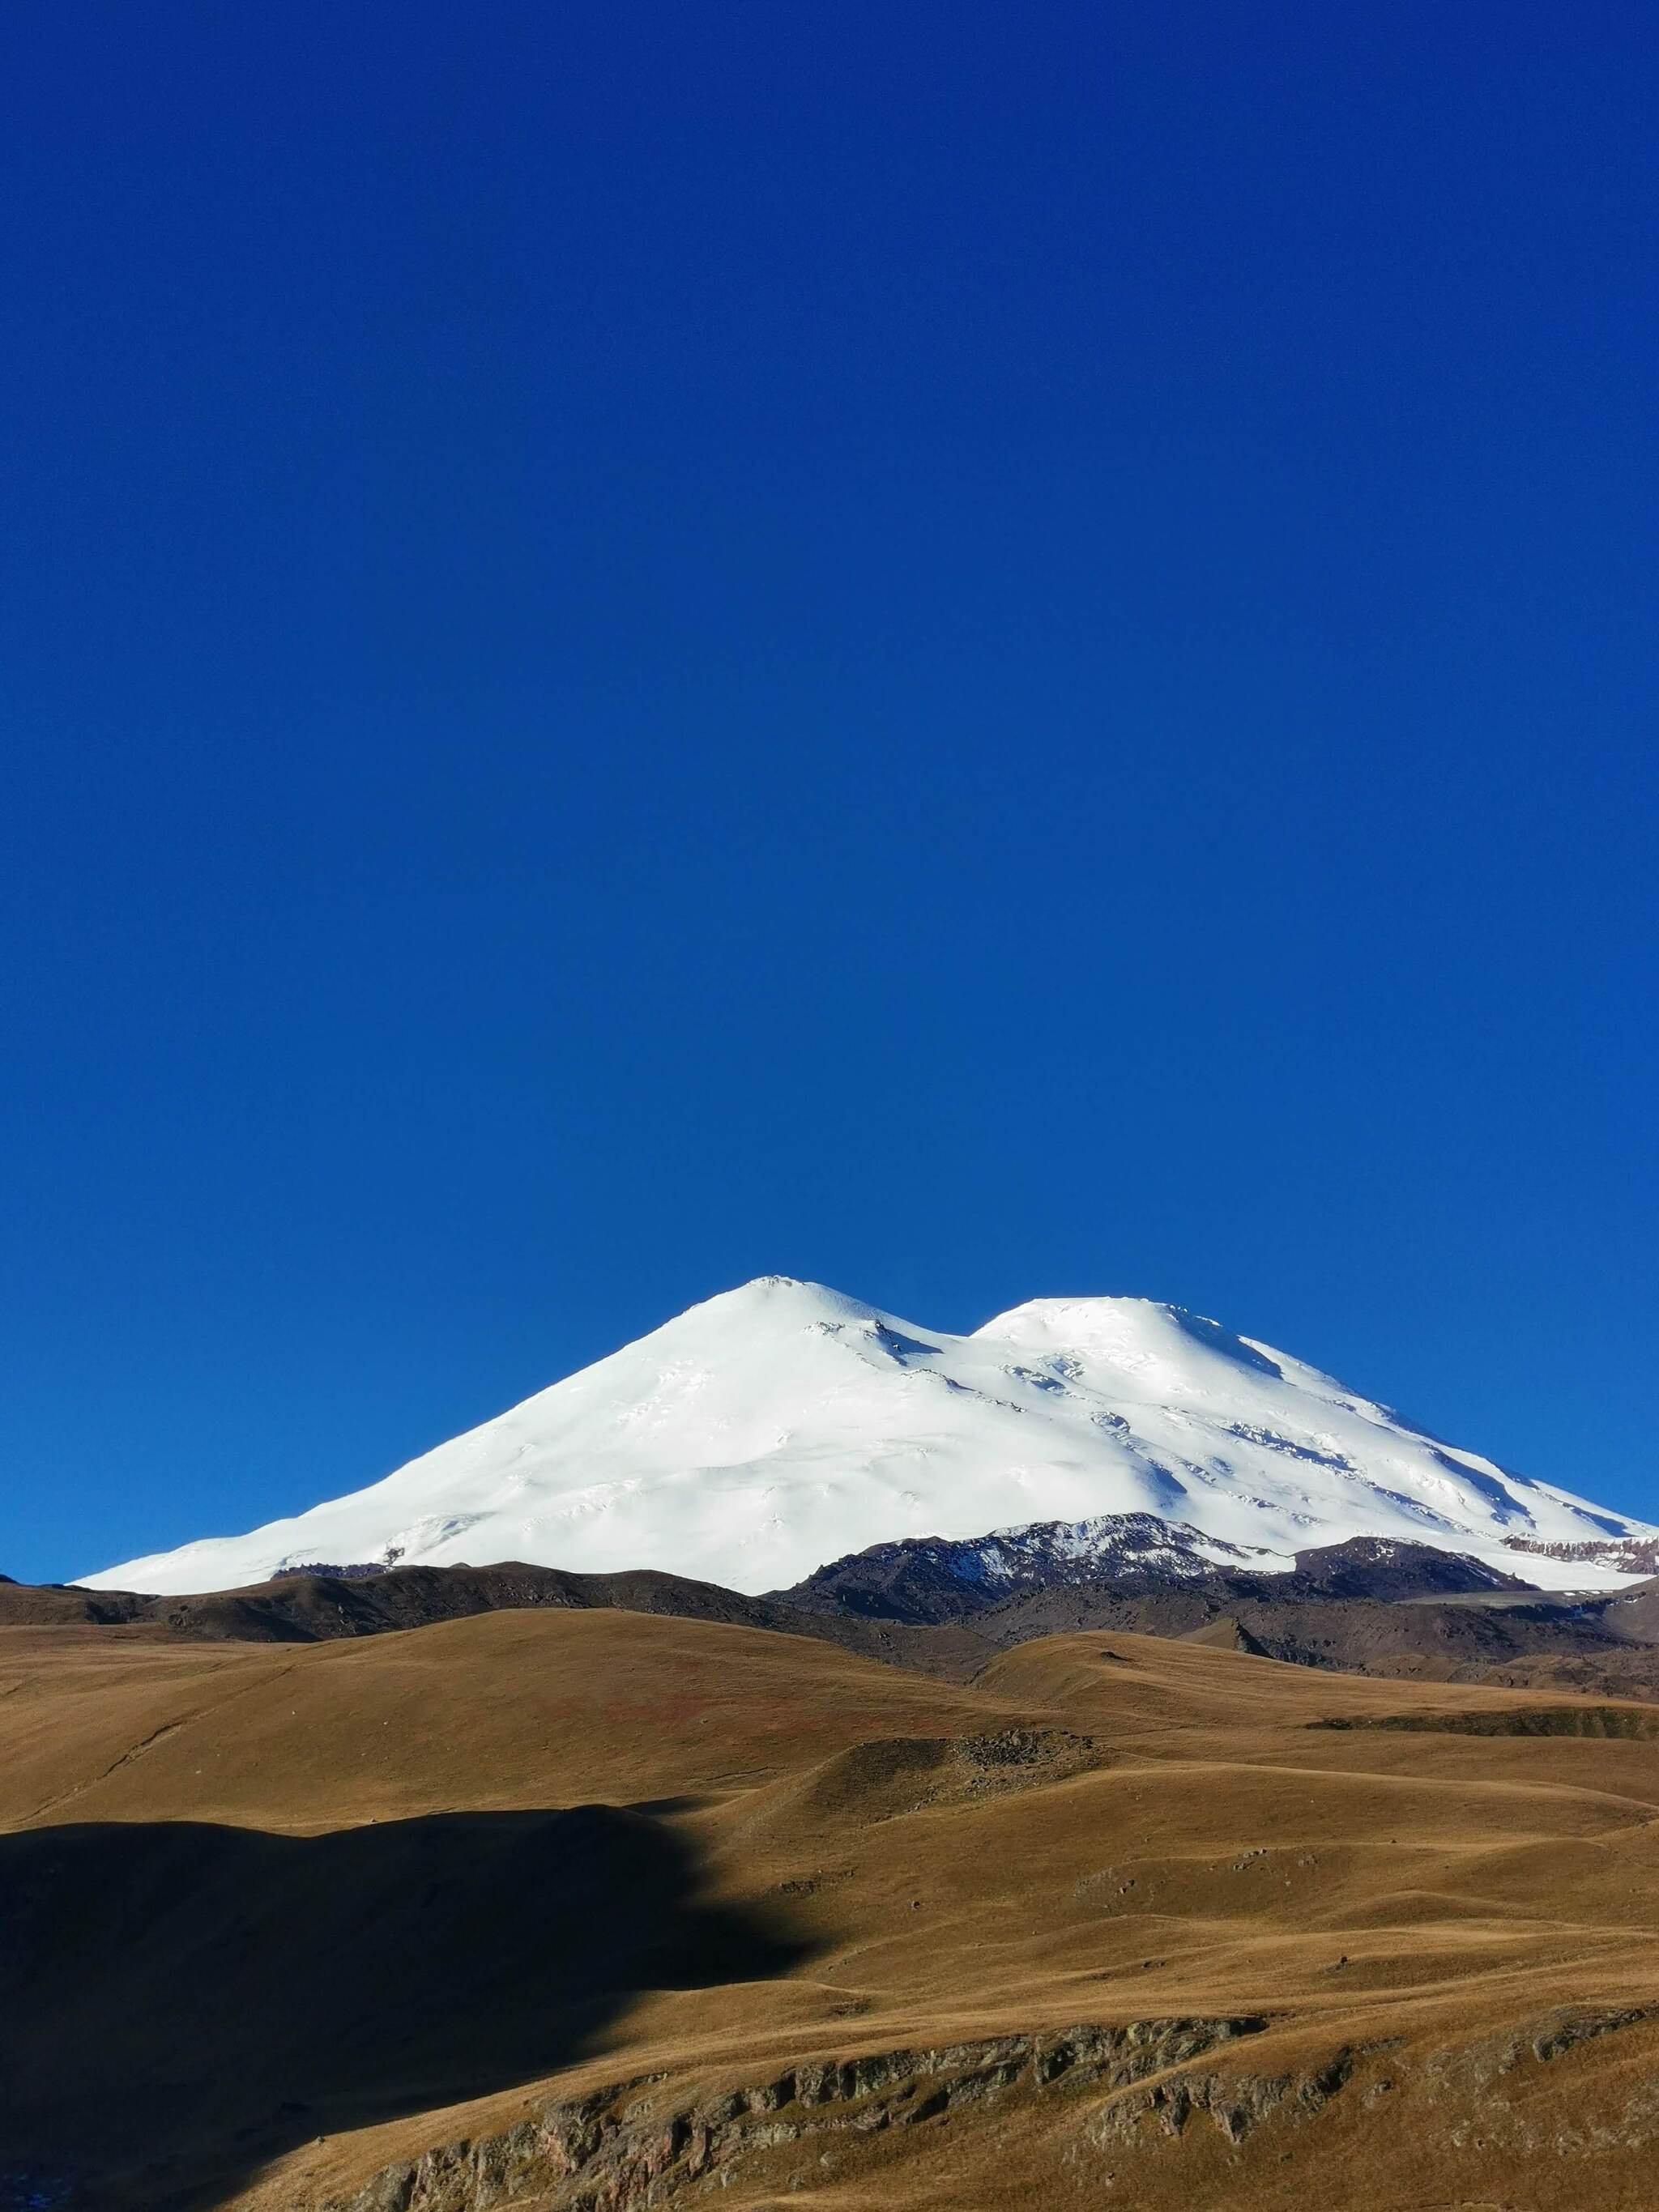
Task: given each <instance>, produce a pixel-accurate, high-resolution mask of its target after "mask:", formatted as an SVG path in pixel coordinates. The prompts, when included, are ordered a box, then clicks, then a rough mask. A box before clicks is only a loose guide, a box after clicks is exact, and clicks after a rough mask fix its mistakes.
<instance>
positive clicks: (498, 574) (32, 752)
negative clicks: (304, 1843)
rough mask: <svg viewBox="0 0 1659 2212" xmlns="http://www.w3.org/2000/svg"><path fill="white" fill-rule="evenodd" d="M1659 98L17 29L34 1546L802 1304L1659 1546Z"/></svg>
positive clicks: (177, 1525) (512, 35) (170, 1521)
mask: <svg viewBox="0 0 1659 2212" xmlns="http://www.w3.org/2000/svg"><path fill="white" fill-rule="evenodd" d="M1656 57H1659V32H1656V27H1655V21H1654V18H1653V15H1652V12H1651V10H1650V9H1648V8H1646V7H1644V6H1641V5H1636V4H1632V5H1629V6H1620V5H1612V4H1601V0H1587V4H1584V5H1582V6H1577V7H1573V8H1571V9H1564V8H1562V7H1561V6H1559V4H1557V0H1551V4H1548V5H1543V4H1531V0H1504V4H1502V5H1498V4H1497V0H1491V4H1480V0H1476V4H1471V5H1468V6H1460V7H1454V8H1446V7H1444V6H1443V5H1440V4H1435V5H1432V6H1428V5H1420V4H1416V5H1414V4H1403V5H1395V6H1390V7H1388V8H1383V9H1334V8H1332V7H1331V6H1329V5H1328V0H1317V4H1312V0H1285V4H1279V5H1272V6H1269V5H1265V4H1263V5H1252V6H1243V5H1229V4H1226V0H1221V4H1217V0H1204V4H1182V0H1174V3H1173V4H1171V0H1162V4H1160V5H1158V7H1156V8H1153V7H1139V8H1134V9H1127V8H1113V7H1105V6H1100V5H1097V4H1084V3H1083V0H1079V4H1076V5H1072V4H1058V3H1057V0H1005V3H1004V4H988V0H948V4H947V3H946V0H940V4H927V0H881V4H879V5H866V4H864V0H790V4H788V5H782V6H779V5H773V4H768V0H706V4H702V5H693V4H690V0H683V4H673V5H671V4H665V0H602V4H589V0H559V4H558V5H556V6H553V7H547V6H544V5H539V4H538V5H526V6H509V5H491V4H488V0H485V4H483V5H467V6H462V5H459V4H446V5H438V6H435V5H431V4H426V5H422V4H419V0H414V4H411V0H399V4H398V5H397V6H395V7H394V6H392V5H389V4H388V5H384V6H382V5H353V4H351V3H350V0H346V4H344V5H342V4H340V0H329V4H328V5H326V6H323V5H319V4H312V0H284V4H283V5H282V6H280V7H276V8H250V7H246V6H241V5H237V4H234V0H223V4H216V5H211V6H210V5H199V6H193V7H192V6H180V5H175V4H169V0H157V4H155V5H152V6H146V7H143V8H141V9H134V8H132V7H131V6H130V5H126V4H120V5H113V4H106V5H82V4H76V0H51V4H40V0H15V4H14V5H13V6H11V7H10V8H9V9H7V10H6V12H5V16H4V20H3V22H0V191H3V204H4V206H5V209H6V211H7V212H6V219H5V224H4V236H5V250H6V275H5V293H4V301H5V310H6V313H5V320H6V325H7V332H6V338H5V343H4V349H3V380H4V381H3V391H0V405H3V411H4V417H5V422H6V426H7V435H6V445H7V449H8V452H7V464H6V475H5V484H4V497H5V513H6V526H5V531H4V538H3V548H4V550H3V558H4V562H5V573H4V575H3V579H0V624H3V639H0V646H3V653H0V665H3V684H4V701H3V707H4V726H5V727H4V738H5V756H6V759H5V767H4V782H3V787H0V808H3V823H0V842H3V853H0V902H3V903H0V927H3V937H4V942H3V946H0V953H3V961H0V1050H3V1053H4V1055H5V1062H6V1066H5V1072H4V1078H3V1084H0V1177H3V1198H0V1206H3V1212H0V1238H3V1246H4V1251H5V1261H6V1264H5V1267H4V1272H3V1286H0V1298H3V1310H0V1328H3V1339H4V1361H5V1376H4V1383H3V1392H4V1396H3V1422H4V1431H3V1442H0V1449H3V1455H4V1456H3V1462H0V1568H4V1569H5V1570H7V1571H9V1572H11V1573H12V1574H14V1575H24V1576H35V1577H46V1576H68V1575H70V1574H71V1573H73V1572H75V1571H85V1570H87V1569H89V1568H92V1567H94V1566H97V1565H102V1564H104V1563H106V1562H107V1561H109V1560H112V1559H118V1558H121V1557H125V1556H126V1555H128V1554H130V1553H135V1552H137V1551H140V1550H149V1549H152V1548H155V1547H160V1546H164V1545H171V1544H173V1543H177V1542H179V1541H182V1540H184V1539H185V1538H187V1537H190V1536H192V1535H197V1534H206V1533H209V1532H210V1531H216V1530H222V1529H227V1528H238V1527H242V1526H246V1525H248V1524H251V1523H252V1522H256V1521H258V1520H263V1519H265V1518H268V1517H270V1516H272V1515H274V1514H276V1513H278V1512H282V1511H287V1510H293V1509H295V1508H298V1507H301V1506H304V1505H307V1504H312V1503H313V1502H315V1501H316V1500H317V1499H319V1498H323V1497H326V1496H330V1495H333V1494H336V1493H337V1492H341V1491H343V1490H345V1489H348V1488H355V1487H356V1486H359V1485H360V1484H362V1482H364V1481H366V1480H371V1479H373V1478H374V1477H375V1476H377V1475H379V1474H382V1473H384V1472H386V1470H387V1469H389V1468H392V1467H393V1466H394V1465H396V1464H397V1463H398V1462H400V1461H402V1460H403V1459H404V1458H406V1457H407V1456H408V1455H410V1454H411V1453H414V1452H416V1451H417V1450H420V1449H424V1448H425V1447H427V1446H428V1445H429V1444H431V1443H435V1442H436V1441H438V1440H439V1439H440V1438H441V1437H444V1436H446V1435H448V1434H450V1433H452V1432H453V1431H456V1430H457V1429H459V1428H461V1427H463V1426H465V1425H469V1424H471V1422H473V1421H476V1420H477V1419H483V1418H484V1417H486V1416H488V1415H489V1414H491V1413H495V1412H497V1411H499V1410H500V1409H501V1407H503V1406H505V1405H507V1404H508V1403H509V1402H511V1401H513V1400H515V1399H517V1398H519V1397H520V1396H522V1395H525V1394H526V1392H528V1391H529V1390H531V1389H535V1388H538V1387H539V1386H541V1385H542V1384H544V1383H547V1382H549V1381H551V1380H552V1379H554V1378H555V1377H556V1376H558V1375H560V1374H562V1373H563V1372H566V1371H568V1370H570V1369H572V1368H574V1367H575V1366H577V1365H579V1364H582V1363H584V1362H586V1361H587V1360H589V1359H592V1358H595V1357H597V1356H598V1355H599V1354H601V1353H603V1352H606V1351H608V1350H611V1349H612V1348H613V1347H614V1346H617V1344H619V1343H621V1342H622V1341H623V1340H626V1339H628V1338H629V1337H631V1336H634V1335H635V1334H638V1333H639V1332H641V1330H643V1329H645V1328H648V1327H651V1326H653V1325H654V1324H655V1323H656V1322H659V1321H660V1320H662V1319H664V1318H665V1317H666V1316H668V1315H669V1314H671V1313H672V1312H674V1311H675V1310H678V1309H679V1308H681V1307H683V1306H684V1305H685V1304H689V1303H690V1302H691V1301H692V1300H694V1299H696V1298H698V1297H704V1296H706V1295H708V1293H710V1292H712V1291H715V1290H718V1289H720V1288H723V1287H725V1286H726V1285H730V1284H732V1283H733V1282H736V1281H738V1280H740V1279H743V1278H744V1277H746V1276H748V1275H751V1274H755V1273H763V1272H769V1271H777V1272H781V1273H792V1274H800V1275H809V1276H814V1277H817V1278H819V1279H824V1280H827V1281H829V1282H831V1283H834V1284H835V1285H837V1286H838V1287H840V1288H842V1289H845V1290H848V1291H854V1292H856V1293H858V1294H860V1295H861V1296H864V1297H869V1298H872V1299H874V1300H876V1301H878V1303H881V1304H886V1305H888V1306H890V1307H892V1308H894V1309H896V1310H898V1311H899V1312H900V1313H902V1314H906V1315H908V1316H911V1317H913V1318H915V1319H919V1320H921V1321H923V1322H929V1323H932V1324H934V1325H936V1326H939V1327H970V1326H973V1325H975V1324H976V1323H977V1322H979V1321H981V1319H983V1318H984V1317H985V1316H987V1315H988V1314H990V1313H992V1312H993V1311H994V1310H998V1309H999V1308H1001V1307H1004V1306H1007V1305H1010V1304H1013V1303H1015V1302H1016V1301H1018V1300H1019V1299H1021V1298H1024V1297H1030V1296H1033V1295H1038V1294H1042V1293H1060V1292H1066V1293H1080V1292H1088V1291H1133V1292H1142V1293H1146V1294H1148V1295H1151V1296H1154V1297H1165V1298H1172V1299H1176V1300H1178V1301H1180V1302H1182V1303H1183V1304H1189V1305H1192V1306H1194V1307H1196V1308H1198V1309H1200V1310H1203V1311H1206V1312H1209V1313H1212V1314H1215V1315H1218V1316H1221V1317H1223V1318H1224V1319H1225V1320H1226V1321H1227V1322H1229V1323H1230V1324H1231V1326H1233V1327H1235V1328H1240V1329H1242V1330H1244V1331H1246V1332H1247V1333H1249V1334H1255V1335H1260V1336H1263V1337H1266V1338H1267V1339H1269V1340H1274V1341H1277V1342H1279V1343H1280V1344H1282V1345H1283V1346H1286V1347H1287V1348H1289V1349H1291V1350H1294V1351H1295V1352H1297V1353H1298V1354H1300V1355H1301V1356H1303V1357H1304V1358H1311V1359H1314V1360H1316V1361H1317V1362H1319V1363H1321V1364H1324V1365H1327V1366H1328V1367H1331V1368H1333V1369H1334V1370H1337V1371H1338V1372H1340V1373H1341V1374H1343V1375H1345V1376H1346V1377H1347V1378H1348V1379H1350V1380H1351V1381H1352V1382H1353V1383H1356V1384H1358V1385H1359V1386H1360V1387H1362V1388H1364V1389H1368V1390H1370V1391H1371V1392H1372V1393H1374V1394H1375V1395H1380V1396H1383V1397H1385V1398H1389V1399H1391V1400H1393V1401H1395V1402H1397V1403H1400V1404H1401V1405H1403V1406H1404V1407H1406V1409H1407V1411H1409V1412H1411V1413H1414V1414H1415V1415H1417V1416H1418V1417H1419V1418H1421V1419H1425V1420H1426V1421H1428V1422H1429V1423H1430V1424H1431V1425H1433V1426H1434V1427H1436V1428H1437V1429H1439V1430H1441V1431H1444V1432H1447V1433H1449V1434H1451V1435H1452V1436H1454V1437H1456V1438H1457V1439H1458V1440H1460V1441H1462V1442H1466V1443H1472V1444H1474V1445H1476V1446H1479V1447H1480V1448H1482V1449H1486V1450H1489V1451H1491V1452H1492V1453H1493V1454H1495V1455H1497V1456H1498V1457H1499V1458H1502V1459H1504V1460H1505V1461H1507V1462H1510V1463H1511V1464H1515V1465H1518V1466H1519V1467H1520V1468H1522V1469H1524V1470H1526V1471H1528V1472H1532V1473H1536V1474H1546V1475H1548V1476H1550V1477H1553V1478H1554V1479H1556V1480H1562V1481H1565V1482H1566V1483H1568V1484H1570V1485H1571V1486H1576V1487H1582V1488H1583V1489H1584V1490H1586V1491H1588V1492H1592V1493H1593V1494H1595V1496H1597V1497H1598V1498H1601V1499H1603V1500H1606V1501H1607V1502H1610V1503H1613V1504H1619V1505H1622V1506H1624V1507H1626V1508H1627V1509H1631V1510H1636V1511H1638V1512H1649V1513H1655V1514H1659V1450H1656V1446H1655V1443H1654V1439H1653V1435H1652V1430H1651V1389H1652V1377H1653V1369H1654V1358H1653V1352H1654V1340H1655V1325H1656V1319H1659V1316H1656V1304H1659V1301H1656V1292H1655V1270H1654V1252H1655V1247H1656V1241H1659V1204H1656V1177H1655V1173H1654V1118H1655V1116H1654V1109H1655V1098H1656V1076H1659V1065H1656V1062H1659V1054H1656V1048H1655V1004H1656V986H1659V974H1656V967H1659V960H1656V920H1659V916H1656V910H1655V899H1654V883H1653V877H1654V854H1655V836H1656V828H1659V821H1656V816H1659V808H1656V783H1655V775H1654V759H1653V743H1654V722H1655V703H1656V690H1659V686H1656V680H1655V674H1656V671H1655V660H1654V653H1653V648H1654V633H1653V628H1652V617H1653V605H1652V590H1653V581H1654V578H1655V575H1656V573H1659V543H1656V538H1659V525H1656V514H1659V508H1656V504H1655V500H1654V460H1655V445H1656V440H1655V434H1654V412H1653V407H1654V389H1653V368H1654V362H1655V356H1656V340H1659V313H1656V305H1655V299H1656V295H1655V287H1654V275H1655V264H1654V246H1655V233H1656V228H1659V173H1656V172H1659V154H1656V138H1655V134H1654V131H1653V115H1654V109H1655V96H1656V91H1659V70H1656Z"/></svg>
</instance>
